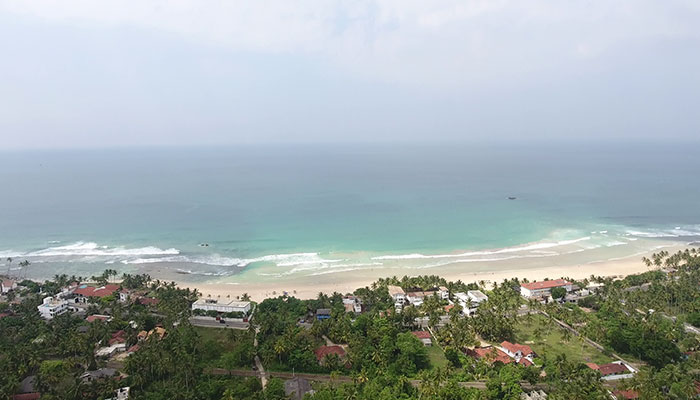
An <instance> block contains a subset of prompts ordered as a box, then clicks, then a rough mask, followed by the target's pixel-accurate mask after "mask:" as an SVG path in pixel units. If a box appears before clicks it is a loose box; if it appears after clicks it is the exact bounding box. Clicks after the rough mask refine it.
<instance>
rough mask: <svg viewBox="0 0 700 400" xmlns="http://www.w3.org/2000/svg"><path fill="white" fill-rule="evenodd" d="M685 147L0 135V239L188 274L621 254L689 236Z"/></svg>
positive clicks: (63, 266)
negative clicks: (31, 143) (99, 144)
mask: <svg viewBox="0 0 700 400" xmlns="http://www.w3.org/2000/svg"><path fill="white" fill-rule="evenodd" d="M695 150H696V146H693V145H678V146H670V145H662V144H634V145H629V144H621V143H617V144H610V143H607V144H598V145H594V144H557V145H552V144H520V145H501V146H496V145H451V146H425V145H411V146H408V145H406V146H391V145H381V146H377V145H372V146H360V145H349V146H345V145H344V146H340V145H313V146H286V147H279V146H278V147H275V146H265V147H264V146H243V147H225V148H188V149H184V148H164V149H120V150H80V151H78V150H75V151H46V152H38V151H34V152H7V153H2V154H1V155H2V157H0V183H2V187H3V188H5V190H4V191H3V194H2V195H0V256H1V257H2V258H3V259H4V258H6V257H8V256H13V257H15V258H27V259H29V260H30V261H32V263H33V266H32V267H31V270H30V271H28V275H29V276H37V277H44V276H51V275H53V274H54V273H56V272H67V273H79V274H84V275H87V274H88V273H90V272H96V271H100V270H102V269H104V268H106V267H108V266H109V267H112V268H115V267H116V268H117V269H120V270H125V271H138V270H140V269H143V268H147V267H149V266H152V265H153V264H158V265H162V266H163V268H169V269H172V270H180V271H187V272H189V273H190V274H191V276H192V279H207V278H209V277H220V276H227V275H235V274H244V275H246V276H248V279H255V277H256V276H258V275H259V276H261V278H260V279H263V278H262V277H263V276H273V277H274V278H280V277H282V276H289V275H294V274H297V273H304V274H308V273H313V271H317V272H319V271H322V272H332V271H333V270H334V269H335V270H338V271H340V270H343V269H345V270H347V269H353V268H358V269H360V268H363V267H369V266H370V265H371V266H372V267H373V268H376V267H381V266H382V265H388V264H391V265H399V264H404V263H405V264H407V265H411V266H415V267H417V268H418V267H422V266H425V265H432V264H435V262H436V260H451V259H452V256H450V257H447V258H444V257H441V255H449V254H450V253H457V254H467V255H465V256H463V257H461V258H462V259H463V258H464V257H467V258H469V259H475V262H479V263H487V262H489V260H491V259H496V258H498V259H501V258H503V257H506V256H507V257H513V258H515V257H525V256H529V257H540V256H546V255H547V253H550V254H551V253H556V252H560V253H561V252H564V251H565V252H579V250H580V251H581V252H585V251H587V250H591V249H596V248H600V247H617V249H616V254H618V253H619V254H625V252H626V251H627V252H628V253H629V254H634V253H636V252H639V251H640V246H641V243H644V244H645V245H648V246H652V245H656V244H657V242H658V241H664V240H674V241H676V240H682V241H688V242H691V241H694V240H697V238H698V236H700V207H698V200H697V199H698V198H699V195H700V185H698V184H699V183H700V182H699V181H700V179H699V178H698V174H697V172H698V171H700V160H699V159H698V158H697V157H696V156H695V154H694V152H695ZM508 196H515V197H517V199H516V200H508V199H507V198H508ZM638 239H642V241H641V242H639V241H638ZM572 241H573V242H572ZM635 242H636V243H635ZM202 243H207V244H208V246H206V247H202V246H200V244H202ZM533 246H534V247H533ZM513 248H515V250H513ZM508 249H510V250H508ZM626 249H628V250H626ZM642 250H643V249H642ZM473 253H476V254H473ZM572 254H574V253H572ZM429 263H430V264H429ZM256 269H257V270H260V271H262V270H264V271H266V273H265V274H264V275H260V274H257V275H256V273H255V271H256ZM271 271H273V272H274V271H279V273H277V274H276V275H275V273H272V274H271V273H270V272H271ZM197 277H201V278H197Z"/></svg>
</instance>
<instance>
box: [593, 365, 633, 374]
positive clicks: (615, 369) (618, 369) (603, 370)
mask: <svg viewBox="0 0 700 400" xmlns="http://www.w3.org/2000/svg"><path fill="white" fill-rule="evenodd" d="M598 371H600V374H601V375H603V376H608V375H618V374H626V373H628V372H629V370H628V369H627V367H625V366H624V365H622V364H615V363H610V364H603V365H599V366H598Z"/></svg>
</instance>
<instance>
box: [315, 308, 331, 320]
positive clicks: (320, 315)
mask: <svg viewBox="0 0 700 400" xmlns="http://www.w3.org/2000/svg"><path fill="white" fill-rule="evenodd" d="M330 317H331V309H330V308H319V309H318V310H316V319H317V320H319V321H321V320H324V319H329V318H330Z"/></svg>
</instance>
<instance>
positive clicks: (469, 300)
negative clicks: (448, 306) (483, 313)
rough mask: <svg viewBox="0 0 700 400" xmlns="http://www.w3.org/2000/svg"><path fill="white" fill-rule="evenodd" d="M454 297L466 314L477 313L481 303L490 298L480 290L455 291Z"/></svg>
mask: <svg viewBox="0 0 700 400" xmlns="http://www.w3.org/2000/svg"><path fill="white" fill-rule="evenodd" d="M454 298H455V300H456V301H457V303H459V305H460V306H461V307H462V313H463V314H465V315H473V314H475V313H476V309H477V308H478V307H479V304H481V303H483V302H484V301H486V300H488V299H489V298H488V296H486V295H485V294H484V293H483V292H481V291H480V290H468V291H467V293H464V292H459V293H455V294H454Z"/></svg>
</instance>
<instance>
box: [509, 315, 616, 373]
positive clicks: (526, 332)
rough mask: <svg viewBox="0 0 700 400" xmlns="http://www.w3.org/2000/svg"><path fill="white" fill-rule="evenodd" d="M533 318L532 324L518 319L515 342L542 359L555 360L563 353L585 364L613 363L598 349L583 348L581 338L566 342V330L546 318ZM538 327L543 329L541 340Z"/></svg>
mask: <svg viewBox="0 0 700 400" xmlns="http://www.w3.org/2000/svg"><path fill="white" fill-rule="evenodd" d="M531 318H532V319H531V321H532V322H530V323H528V322H527V319H526V318H525V317H521V318H519V319H518V325H517V327H516V332H515V340H516V342H517V343H520V344H527V345H529V346H530V347H531V348H532V349H533V350H534V351H535V353H537V354H538V355H539V356H540V357H543V356H546V357H547V358H554V357H556V356H557V355H558V354H562V353H563V354H566V357H567V358H568V359H569V360H573V361H579V362H584V363H587V362H594V363H596V364H605V363H609V362H611V361H612V359H611V358H610V357H608V356H606V355H605V354H603V353H601V352H600V351H598V350H597V349H596V348H594V347H592V346H590V345H588V344H583V346H582V344H581V341H580V340H579V338H578V337H576V336H574V335H573V334H572V335H571V336H570V337H569V339H568V341H567V340H565V339H566V338H565V334H564V330H563V329H562V328H561V327H560V326H559V325H557V324H556V323H554V322H552V323H551V324H550V323H549V321H548V320H547V318H546V317H544V316H542V315H532V316H531ZM538 327H542V328H543V329H541V330H542V333H541V337H539V338H538V337H537V335H536V331H537V329H538Z"/></svg>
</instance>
